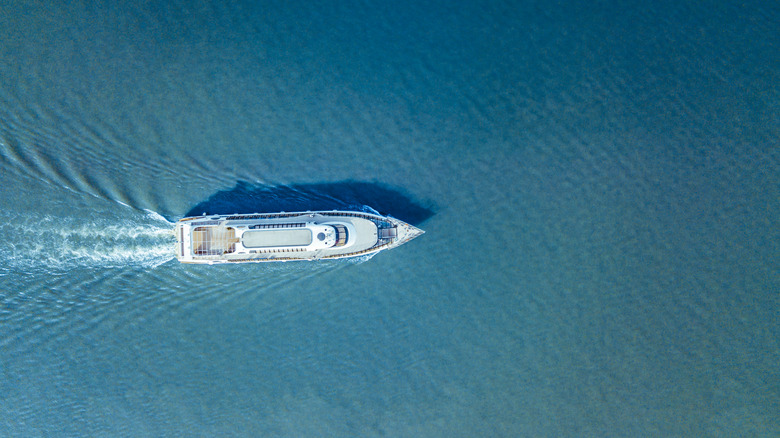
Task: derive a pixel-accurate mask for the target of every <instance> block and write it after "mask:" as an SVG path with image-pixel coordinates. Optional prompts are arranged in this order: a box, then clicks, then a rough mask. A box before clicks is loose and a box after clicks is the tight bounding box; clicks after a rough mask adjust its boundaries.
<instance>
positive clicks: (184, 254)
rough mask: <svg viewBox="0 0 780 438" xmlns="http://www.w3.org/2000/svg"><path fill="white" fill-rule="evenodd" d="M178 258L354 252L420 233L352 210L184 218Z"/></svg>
mask: <svg viewBox="0 0 780 438" xmlns="http://www.w3.org/2000/svg"><path fill="white" fill-rule="evenodd" d="M175 232H176V239H177V248H176V258H178V259H179V261H180V262H182V263H207V264H213V263H240V262H271V261H291V260H318V259H329V258H344V257H356V256H360V255H364V254H370V253H375V252H378V251H381V250H383V249H389V248H393V247H396V246H398V245H401V244H403V243H405V242H408V241H409V240H411V239H413V238H415V237H417V236H419V235H420V234H422V233H423V231H422V230H420V229H419V228H416V227H414V226H412V225H409V224H407V223H406V222H403V221H400V220H398V219H395V218H391V217H386V216H380V215H377V214H370V213H363V212H354V211H308V212H297V213H256V214H243V215H239V214H234V215H208V216H206V215H204V216H198V217H186V218H183V219H181V220H180V221H179V222H178V223H177V224H176V230H175Z"/></svg>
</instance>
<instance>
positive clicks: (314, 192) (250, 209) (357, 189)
mask: <svg viewBox="0 0 780 438" xmlns="http://www.w3.org/2000/svg"><path fill="white" fill-rule="evenodd" d="M365 207H370V208H373V209H374V210H376V211H378V212H379V213H380V214H382V215H390V216H392V217H395V218H398V219H401V220H403V221H405V222H407V223H409V224H411V225H419V224H420V223H422V222H424V221H425V220H427V219H428V218H430V217H431V216H433V215H434V214H435V212H434V211H433V210H432V209H431V208H426V207H423V206H422V205H419V204H417V203H415V202H414V201H412V200H411V199H410V198H409V197H408V196H407V195H405V194H404V193H402V192H401V191H399V190H395V189H392V188H390V187H388V186H386V185H383V184H379V183H373V182H361V181H338V182H333V183H319V184H293V185H280V186H268V185H255V184H250V183H248V182H245V181H239V182H237V183H236V186H235V187H233V188H232V189H230V190H223V191H219V192H217V193H215V194H213V195H212V196H211V197H209V199H207V200H206V201H203V202H201V203H199V204H198V205H196V206H195V207H193V208H192V209H190V211H188V212H187V214H186V216H200V215H202V214H204V213H205V214H234V213H236V214H245V213H271V212H279V211H287V212H294V211H307V210H311V211H316V210H361V209H363V208H365Z"/></svg>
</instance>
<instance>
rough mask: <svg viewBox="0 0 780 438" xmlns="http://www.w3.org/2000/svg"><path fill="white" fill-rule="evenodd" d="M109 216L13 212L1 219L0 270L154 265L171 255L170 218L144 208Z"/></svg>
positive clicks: (61, 269)
mask: <svg viewBox="0 0 780 438" xmlns="http://www.w3.org/2000/svg"><path fill="white" fill-rule="evenodd" d="M129 216H130V217H128V216H122V217H121V218H118V219H110V218H84V219H82V218H73V217H55V216H43V217H33V216H17V217H12V218H10V220H8V221H5V222H4V223H2V224H1V225H0V235H3V236H6V237H5V238H4V239H3V240H2V242H0V255H2V260H0V275H3V274H6V273H9V272H14V271H37V270H45V271H63V270H68V269H73V268H76V267H95V268H111V267H123V266H139V267H148V268H152V267H156V266H159V265H161V264H163V263H165V262H167V261H169V260H171V259H173V258H174V256H175V255H174V245H173V242H174V241H175V236H174V235H173V232H172V228H171V226H172V225H173V224H172V223H171V222H169V221H167V220H166V219H165V218H163V217H162V216H160V215H159V214H157V213H155V212H152V211H147V214H146V215H145V216H143V217H138V214H137V213H136V214H134V215H129Z"/></svg>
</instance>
